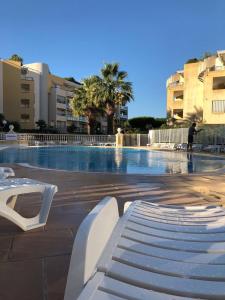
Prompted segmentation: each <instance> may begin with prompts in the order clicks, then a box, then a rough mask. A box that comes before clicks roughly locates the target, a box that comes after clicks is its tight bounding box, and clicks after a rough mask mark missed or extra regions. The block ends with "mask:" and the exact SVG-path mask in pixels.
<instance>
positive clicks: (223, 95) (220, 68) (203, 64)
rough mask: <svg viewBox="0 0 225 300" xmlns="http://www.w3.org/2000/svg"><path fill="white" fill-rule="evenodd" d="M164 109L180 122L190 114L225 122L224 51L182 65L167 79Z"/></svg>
mask: <svg viewBox="0 0 225 300" xmlns="http://www.w3.org/2000/svg"><path fill="white" fill-rule="evenodd" d="M166 86H167V111H168V112H169V113H170V114H171V116H173V117H174V118H175V119H176V120H180V121H181V122H182V121H183V120H184V119H185V118H187V117H188V116H190V115H192V114H196V115H198V116H202V120H203V122H204V123H206V124H225V51H217V53H216V54H215V55H212V56H210V57H207V58H205V59H204V60H199V61H196V62H192V63H186V64H184V68H183V70H180V71H177V72H176V73H175V74H173V75H171V76H170V77H169V79H168V80H167V85H166Z"/></svg>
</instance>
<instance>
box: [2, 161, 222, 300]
mask: <svg viewBox="0 0 225 300" xmlns="http://www.w3.org/2000/svg"><path fill="white" fill-rule="evenodd" d="M2 166H3V165H2ZM4 166H5V165H4ZM7 166H9V167H12V168H13V169H14V170H15V173H16V177H27V178H31V179H36V180H40V181H44V182H48V183H52V184H55V185H57V186H58V188H59V192H58V193H57V194H56V195H55V197H54V200H53V204H52V207H51V210H50V215H49V218H48V222H47V225H46V226H45V227H43V228H39V229H36V230H33V231H28V232H22V231H21V229H20V228H19V227H17V226H16V225H14V224H13V223H11V222H9V221H7V220H6V219H3V218H0V278H1V280H0V299H4V300H15V299H23V300H31V299H32V300H62V299H63V296H64V289H65V284H66V279H67V272H68V266H69V260H70V254H71V250H72V245H73V241H74V237H75V234H76V231H77V229H78V227H79V225H80V223H81V222H82V220H83V219H84V217H85V216H86V215H87V214H88V212H89V211H90V210H91V209H92V208H93V207H94V206H95V205H96V204H97V203H98V202H99V200H101V199H102V198H103V197H104V196H107V195H110V196H115V197H116V198H117V199H118V202H119V208H120V211H121V212H122V210H123V204H124V202H126V201H133V200H149V201H152V202H158V203H167V204H181V205H195V204H207V205H209V204H219V205H223V204H225V175H222V174H220V175H216V173H214V174H209V175H207V174H205V175H203V176H198V175H172V176H171V175H165V176H146V175H113V174H107V175H105V174H103V173H99V174H98V175H97V176H96V174H95V173H75V172H64V171H51V170H41V169H34V168H26V167H22V166H18V165H7ZM39 206H40V199H39V196H38V195H34V196H33V197H32V198H31V197H29V196H27V195H26V196H23V197H22V198H21V199H19V200H18V202H17V206H16V210H17V211H19V212H20V213H21V214H23V215H24V216H27V217H28V216H33V215H35V213H37V211H38V209H39Z"/></svg>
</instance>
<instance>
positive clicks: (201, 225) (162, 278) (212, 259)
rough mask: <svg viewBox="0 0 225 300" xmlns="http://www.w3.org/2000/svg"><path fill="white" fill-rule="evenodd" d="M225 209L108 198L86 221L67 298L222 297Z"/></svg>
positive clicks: (170, 299)
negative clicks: (122, 208) (121, 210)
mask: <svg viewBox="0 0 225 300" xmlns="http://www.w3.org/2000/svg"><path fill="white" fill-rule="evenodd" d="M224 264H225V209H224V208H222V207H216V206H208V207H205V206H196V207H176V206H172V207H171V206H166V205H155V204H152V203H149V202H144V201H135V202H134V203H132V204H131V205H130V206H129V208H128V209H127V210H126V212H125V214H124V215H123V217H121V218H119V216H118V207H117V202H116V199H115V198H111V197H107V198H105V199H103V200H102V201H101V202H100V203H99V204H98V205H97V206H96V207H95V208H94V209H93V210H92V211H91V212H90V214H89V215H88V216H87V217H86V218H85V220H84V221H83V223H82V224H81V226H80V228H79V230H78V233H77V236H76V239H75V243H74V247H73V252H72V256H71V262H70V268H69V274H68V280H67V286H66V292H65V298H64V300H75V299H79V300H88V299H92V300H106V299H107V300H122V299H139V300H149V299H154V300H159V299H160V300H178V299H183V300H184V299H214V300H216V299H221V300H222V299H223V300H224V299H225V268H224Z"/></svg>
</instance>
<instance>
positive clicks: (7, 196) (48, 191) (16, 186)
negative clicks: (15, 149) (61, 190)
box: [0, 178, 57, 231]
mask: <svg viewBox="0 0 225 300" xmlns="http://www.w3.org/2000/svg"><path fill="white" fill-rule="evenodd" d="M56 192H57V186H55V185H51V184H47V183H43V182H40V181H36V180H32V179H27V178H15V179H4V180H0V216H2V217H4V218H6V219H8V220H9V221H11V222H13V223H15V224H16V225H18V226H19V227H20V228H21V229H23V230H24V231H27V230H30V229H34V228H38V227H41V226H44V225H45V224H46V222H47V218H48V214H49V210H50V207H51V203H52V199H53V197H54V194H55V193H56ZM32 193H41V195H42V204H41V208H40V212H39V213H38V214H37V216H35V217H32V218H25V217H23V216H21V215H20V214H19V213H18V212H16V211H15V210H14V207H15V204H16V200H17V196H18V195H20V194H31V195H30V198H31V199H32ZM28 201H29V200H28Z"/></svg>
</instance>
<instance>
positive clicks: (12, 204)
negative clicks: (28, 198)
mask: <svg viewBox="0 0 225 300" xmlns="http://www.w3.org/2000/svg"><path fill="white" fill-rule="evenodd" d="M16 200H17V195H15V196H12V197H11V198H10V199H9V200H8V202H7V205H8V206H9V207H10V208H12V209H14V207H15V205H16Z"/></svg>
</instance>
